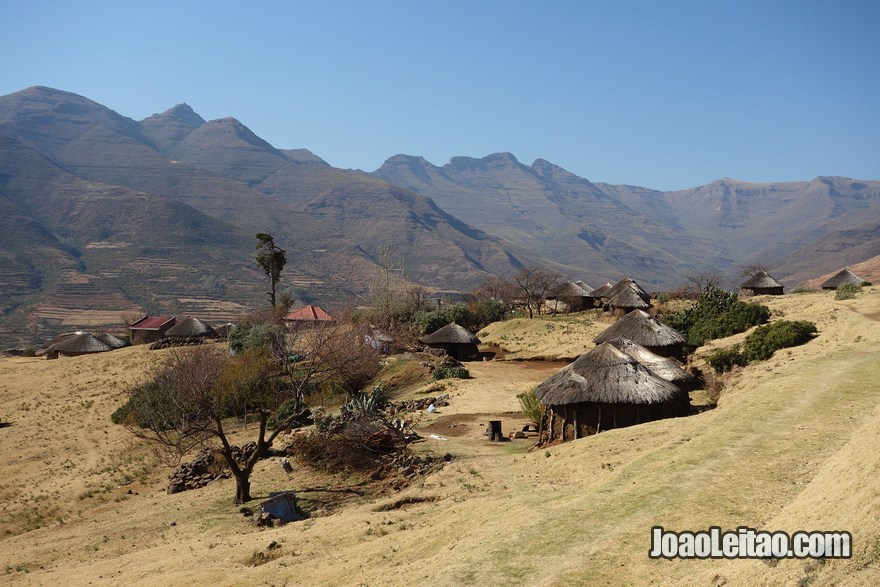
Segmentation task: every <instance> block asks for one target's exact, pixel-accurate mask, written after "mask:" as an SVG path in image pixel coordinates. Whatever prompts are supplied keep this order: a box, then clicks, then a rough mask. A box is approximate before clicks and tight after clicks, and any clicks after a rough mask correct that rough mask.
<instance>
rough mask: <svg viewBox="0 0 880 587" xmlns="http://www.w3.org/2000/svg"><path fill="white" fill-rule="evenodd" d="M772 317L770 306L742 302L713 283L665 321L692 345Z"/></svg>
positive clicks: (754, 324)
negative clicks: (686, 306)
mask: <svg viewBox="0 0 880 587" xmlns="http://www.w3.org/2000/svg"><path fill="white" fill-rule="evenodd" d="M769 319H770V310H769V308H767V306H764V305H761V304H753V303H748V302H742V301H740V300H739V299H738V298H737V296H736V294H735V293H732V292H728V291H725V290H723V289H718V288H717V287H712V286H710V287H709V288H708V289H706V290H705V291H703V292H702V293H701V294H700V297H699V298H698V299H697V301H696V303H695V304H694V305H693V306H691V307H690V308H688V309H687V310H684V311H683V312H677V313H675V314H669V315H667V316H664V317H663V321H664V322H665V323H666V324H668V325H669V326H672V327H673V328H675V329H676V330H678V331H679V332H681V333H682V334H683V335H684V336H685V337H686V338H687V341H688V344H690V345H691V346H694V347H697V346H700V345H702V344H705V342H706V341H709V340H714V339H716V338H724V337H726V336H731V335H733V334H737V333H738V332H744V331H745V330H748V329H749V328H751V327H752V326H757V325H758V324H763V323H765V322H767V320H769Z"/></svg>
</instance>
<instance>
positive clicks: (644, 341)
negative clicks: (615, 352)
mask: <svg viewBox="0 0 880 587" xmlns="http://www.w3.org/2000/svg"><path fill="white" fill-rule="evenodd" d="M615 338H628V339H629V340H631V341H633V342H634V343H636V344H638V345H641V346H643V347H645V348H646V349H648V350H649V351H651V352H652V353H654V354H657V355H660V356H661V357H675V358H677V359H683V358H684V344H685V342H686V341H685V338H684V335H682V333H680V332H679V331H678V330H676V329H675V328H672V327H671V326H666V325H665V324H663V323H661V322H660V321H659V320H657V319H656V318H654V317H653V316H651V315H650V314H648V313H647V312H645V311H643V310H633V311H632V312H630V313H628V314H626V315H625V316H624V317H623V318H621V319H620V320H618V321H617V322H615V323H614V324H612V325H611V326H609V327H608V328H606V329H605V330H603V331H602V332H601V333H600V334H599V336H597V337H596V338H594V339H593V342H595V343H596V344H602V343H603V342H610V341H612V340H614V339H615Z"/></svg>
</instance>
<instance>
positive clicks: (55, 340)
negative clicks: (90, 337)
mask: <svg viewBox="0 0 880 587" xmlns="http://www.w3.org/2000/svg"><path fill="white" fill-rule="evenodd" d="M77 334H85V331H83V330H76V331H74V332H64V333H62V334H59V335H58V336H55V337H53V338H52V339H50V340H49V341H47V342H44V343H43V344H41V345H40V348H41V349H47V348H49V347H50V346H52V345H53V344H58V343H59V342H61V341H62V340H64V339H66V338H67V337H69V336H76V335H77Z"/></svg>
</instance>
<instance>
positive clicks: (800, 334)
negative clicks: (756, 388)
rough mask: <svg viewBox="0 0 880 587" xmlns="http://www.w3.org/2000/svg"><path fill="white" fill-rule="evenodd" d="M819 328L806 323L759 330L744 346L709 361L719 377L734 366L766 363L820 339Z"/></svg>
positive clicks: (721, 352)
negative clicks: (783, 350) (780, 351)
mask: <svg viewBox="0 0 880 587" xmlns="http://www.w3.org/2000/svg"><path fill="white" fill-rule="evenodd" d="M816 333H817V330H816V325H815V324H814V323H813V322H807V321H805V320H780V321H779V322H774V323H773V324H765V325H764V326H759V327H758V328H756V329H755V331H754V332H752V333H751V334H749V335H748V336H747V337H746V339H745V341H743V344H742V346H741V347H740V346H739V345H737V346H734V347H731V348H728V349H721V350H718V351H715V352H714V353H712V354H711V355H709V357H708V358H707V361H708V363H709V365H711V366H712V368H713V369H715V371H716V372H717V373H724V372H726V371H729V370H730V369H732V368H733V367H734V365H739V366H744V365H747V364H749V363H753V362H755V361H766V360H767V359H769V358H770V357H772V356H773V353H775V352H776V351H778V350H779V349H784V348H789V347H793V346H799V345H802V344H806V343H807V342H809V341H810V340H812V339H813V337H814V336H815V335H816Z"/></svg>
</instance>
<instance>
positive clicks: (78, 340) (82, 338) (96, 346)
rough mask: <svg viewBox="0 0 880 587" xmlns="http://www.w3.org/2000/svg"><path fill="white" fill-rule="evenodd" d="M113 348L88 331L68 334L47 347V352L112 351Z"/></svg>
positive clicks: (81, 352)
mask: <svg viewBox="0 0 880 587" xmlns="http://www.w3.org/2000/svg"><path fill="white" fill-rule="evenodd" d="M112 350H113V348H112V347H110V346H109V345H108V344H106V343H104V342H102V341H100V340H98V339H97V338H96V337H94V336H92V335H91V334H89V333H88V332H84V333H81V334H74V335H73V336H66V337H64V339H63V340H61V341H60V342H57V343H55V344H53V345H52V346H50V347H49V348H47V349H46V354H49V353H52V352H56V353H78V354H85V353H103V352H106V351H112Z"/></svg>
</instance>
